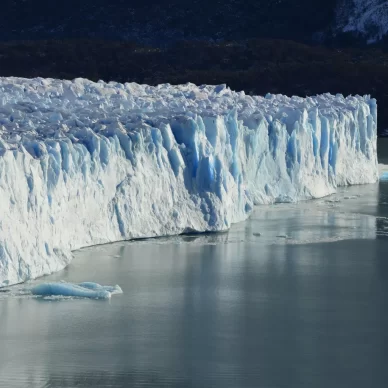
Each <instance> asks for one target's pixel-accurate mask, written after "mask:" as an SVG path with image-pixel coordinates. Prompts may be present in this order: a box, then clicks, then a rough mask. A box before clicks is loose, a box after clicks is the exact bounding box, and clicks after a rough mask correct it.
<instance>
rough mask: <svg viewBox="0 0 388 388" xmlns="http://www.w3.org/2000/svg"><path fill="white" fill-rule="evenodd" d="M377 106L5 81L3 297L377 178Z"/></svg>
mask: <svg viewBox="0 0 388 388" xmlns="http://www.w3.org/2000/svg"><path fill="white" fill-rule="evenodd" d="M376 122H377V106H376V101H375V100H374V99H371V98H370V97H369V96H364V97H360V96H355V97H354V96H350V97H347V98H344V97H343V96H342V95H337V96H333V95H330V94H326V95H321V96H317V97H311V98H306V99H303V98H299V97H292V98H288V97H285V96H281V95H267V96H266V97H259V96H248V95H245V94H244V92H240V93H236V92H233V91H231V90H230V89H228V88H227V87H226V86H225V85H218V86H207V85H203V86H200V87H197V86H195V85H193V84H186V85H180V86H171V85H169V84H164V85H159V86H157V87H151V86H147V85H138V84H134V83H126V84H119V83H113V82H110V83H104V82H102V81H100V82H98V83H93V82H91V81H88V80H84V79H76V80H74V81H59V80H53V79H41V78H38V79H33V80H28V79H21V78H0V287H1V286H5V285H9V284H14V283H17V282H22V281H25V280H27V279H31V278H35V277H38V276H40V275H43V274H48V273H51V272H53V271H57V270H60V269H62V268H64V267H65V266H66V265H67V264H68V263H69V261H70V259H71V251H72V250H74V249H77V248H80V247H84V246H89V245H93V244H102V243H108V242H113V241H119V240H127V239H131V238H137V237H151V236H161V235H173V234H179V233H183V232H187V231H220V230H225V229H227V228H229V227H230V225H231V224H232V223H234V222H238V221H242V220H244V219H246V218H247V217H248V216H249V214H250V212H251V211H252V209H253V206H254V205H258V204H265V203H273V202H288V201H297V200H304V199H309V198H316V197H321V196H325V195H328V194H331V193H333V192H335V190H336V187H338V186H342V185H348V184H361V183H368V182H374V181H376V180H377V179H378V172H377V156H376Z"/></svg>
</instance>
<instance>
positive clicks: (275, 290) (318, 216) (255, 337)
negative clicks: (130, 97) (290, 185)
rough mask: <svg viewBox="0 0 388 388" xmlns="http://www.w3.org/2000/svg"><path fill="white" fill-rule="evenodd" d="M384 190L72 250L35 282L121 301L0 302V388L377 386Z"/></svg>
mask: <svg viewBox="0 0 388 388" xmlns="http://www.w3.org/2000/svg"><path fill="white" fill-rule="evenodd" d="M387 194H388V185H386V184H384V183H382V184H380V185H371V186H363V187H353V188H350V189H346V190H342V191H340V192H339V193H338V194H336V195H335V196H334V197H331V198H325V199H321V200H318V201H313V202H306V203H301V204H298V205H276V206H272V207H262V208H259V209H258V210H257V212H256V213H255V214H254V215H253V217H252V218H251V219H250V220H249V221H247V222H246V223H241V224H238V225H235V226H234V227H233V228H232V229H231V230H230V231H229V232H228V233H220V234H207V235H195V236H180V237H172V238H161V239H156V240H142V241H137V242H128V243H118V244H112V245H106V246H99V247H94V248H90V249H83V250H81V251H79V252H77V253H76V259H75V260H74V261H73V263H72V264H71V265H70V266H69V267H68V268H67V269H66V270H64V271H62V272H61V273H58V274H55V275H52V276H50V277H47V278H45V279H43V280H42V279H40V280H38V282H40V281H48V280H60V279H64V280H68V281H72V282H81V281H86V280H89V281H95V282H98V283H101V284H119V285H120V286H121V287H122V288H123V291H124V294H123V295H118V296H115V297H113V298H112V300H111V301H109V302H105V301H93V300H63V301H59V302H58V301H56V302H51V301H43V300H39V299H34V298H31V297H25V296H23V297H15V296H13V295H15V293H16V292H15V290H20V289H21V288H25V287H26V286H25V285H23V286H19V287H14V288H11V292H10V294H11V295H7V294H4V295H0V317H1V319H0V344H1V347H0V386H4V387H10V388H12V387H32V388H34V387H58V388H59V387H61V388H63V387H90V388H91V387H93V388H94V387H220V388H221V387H222V388H228V387H233V388H235V387H259V388H260V387H263V388H264V387H266V388H267V387H271V388H275V387H276V388H283V387H284V388H293V387H295V388H303V387H306V388H307V387H308V388H311V387H318V388H321V387H322V388H327V387H331V388H332V387H341V388H343V387H352V388H354V387H360V388H361V387H362V388H365V387H372V386H373V387H376V388H379V387H386V382H387V379H388V372H386V363H387V361H388V358H387V357H388V346H387V343H386V341H385V338H386V332H387V329H386V328H387V324H388V312H387V308H386V306H387V302H388V300H387V296H388V264H386V260H385V258H386V257H387V253H388V240H387V238H386V235H385V230H386V227H387V226H388V223H387V222H386V218H383V217H387V215H388V212H387V205H386V202H388V201H387ZM259 234H260V235H259ZM280 235H283V236H287V238H279V237H277V236H280ZM27 286H28V285H27ZM28 287H29V286H28Z"/></svg>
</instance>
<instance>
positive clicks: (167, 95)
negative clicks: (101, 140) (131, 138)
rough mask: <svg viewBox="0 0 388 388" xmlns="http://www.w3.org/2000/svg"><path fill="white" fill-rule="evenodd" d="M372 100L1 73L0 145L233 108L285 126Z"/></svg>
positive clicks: (220, 112)
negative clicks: (4, 75)
mask: <svg viewBox="0 0 388 388" xmlns="http://www.w3.org/2000/svg"><path fill="white" fill-rule="evenodd" d="M369 98H370V97H369V96H364V97H359V96H349V97H346V98H345V97H344V96H342V95H336V96H334V95H331V94H323V95H319V96H315V97H308V98H301V97H296V96H294V97H286V96H283V95H270V94H268V95H267V96H265V97H262V96H249V95H246V94H245V93H244V92H234V91H232V90H230V89H229V88H228V87H227V86H226V85H217V86H211V85H202V86H196V85H194V84H190V83H189V84H185V85H178V86H173V85H170V84H162V85H158V86H155V87H153V86H148V85H139V84H136V83H125V84H120V83H116V82H109V83H105V82H103V81H99V82H97V83H95V82H92V81H89V80H86V79H75V80H73V81H62V80H54V79H43V78H36V79H24V78H15V77H9V78H0V146H1V141H2V142H3V146H4V142H5V143H7V145H8V147H9V148H11V149H13V148H15V147H17V145H18V144H20V143H24V142H26V141H31V140H43V141H44V140H46V139H58V140H59V139H63V138H70V139H71V140H72V141H76V139H74V135H75V134H76V133H77V132H78V131H79V130H80V128H84V127H86V128H91V129H92V130H93V131H94V132H96V133H104V131H106V130H109V128H112V126H113V127H116V128H117V127H119V128H120V130H122V131H126V132H129V131H132V130H134V129H137V128H139V127H142V126H150V127H158V126H159V125H160V124H161V123H163V122H167V123H168V122H170V121H171V119H173V118H174V119H176V118H177V117H178V118H179V117H181V118H185V117H194V116H195V115H201V116H204V117H214V116H218V115H227V114H229V113H230V112H231V111H234V110H236V111H237V115H238V118H239V119H240V120H243V121H244V123H245V124H246V125H247V126H249V125H250V123H252V120H253V121H256V122H257V121H258V120H261V119H266V120H267V121H272V120H275V119H277V120H279V121H281V122H283V123H285V124H286V125H287V126H288V125H293V124H294V123H295V122H296V121H297V120H299V119H300V118H301V116H302V115H303V114H306V113H305V112H311V111H312V110H316V109H317V108H318V109H319V111H320V112H321V113H322V114H324V115H325V116H326V117H333V118H336V117H339V115H341V114H344V113H346V112H349V113H352V112H355V111H356V109H357V107H359V105H360V102H361V101H366V100H368V99H369Z"/></svg>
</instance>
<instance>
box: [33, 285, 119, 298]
mask: <svg viewBox="0 0 388 388" xmlns="http://www.w3.org/2000/svg"><path fill="white" fill-rule="evenodd" d="M31 293H32V294H33V295H38V296H72V297H78V298H91V299H109V298H110V297H111V295H113V294H120V293H122V290H121V288H120V287H119V286H115V287H110V286H101V285H100V284H97V283H91V282H86V283H80V284H73V283H65V282H58V283H42V284H39V285H37V286H35V287H33V288H32V290H31Z"/></svg>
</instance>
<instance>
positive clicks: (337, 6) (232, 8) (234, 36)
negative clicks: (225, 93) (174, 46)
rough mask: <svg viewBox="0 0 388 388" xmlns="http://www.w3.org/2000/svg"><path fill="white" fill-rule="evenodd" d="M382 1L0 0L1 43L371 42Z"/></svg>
mask: <svg viewBox="0 0 388 388" xmlns="http://www.w3.org/2000/svg"><path fill="white" fill-rule="evenodd" d="M387 31H388V1H383V0H314V1H311V0H273V1H269V0H215V1H211V2H210V1H207V0H191V1H187V0H168V1H167V0H159V1H155V0H142V1H126V0H109V1H108V0H83V1H80V0H66V1H64V0H57V1H55V2H47V1H46V0H3V1H2V7H1V12H0V40H2V41H7V40H19V39H23V40H30V39H32V40H35V39H59V38H60V39H62V38H99V39H118V40H133V41H136V42H139V43H142V44H150V45H164V44H169V43H172V42H175V41H179V40H198V39H199V40H211V41H217V40H239V39H250V38H280V39H292V40H297V41H303V42H307V43H308V42H313V41H317V40H318V41H321V42H325V41H330V40H333V39H337V37H338V36H341V35H343V34H346V35H352V36H355V37H357V38H358V39H361V40H363V41H365V42H376V41H379V40H381V39H383V38H384V37H385V35H386V34H387Z"/></svg>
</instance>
